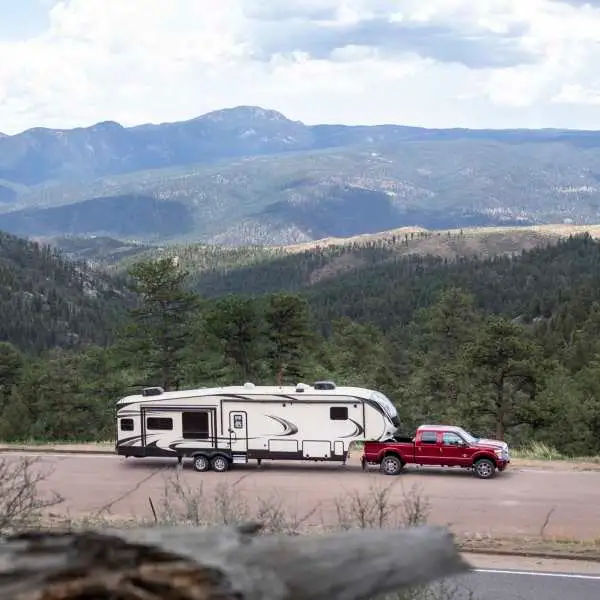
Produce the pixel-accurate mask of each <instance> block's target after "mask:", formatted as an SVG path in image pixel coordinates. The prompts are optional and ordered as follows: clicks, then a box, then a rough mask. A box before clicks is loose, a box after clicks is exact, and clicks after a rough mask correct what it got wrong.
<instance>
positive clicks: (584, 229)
mask: <svg viewBox="0 0 600 600" xmlns="http://www.w3.org/2000/svg"><path fill="white" fill-rule="evenodd" d="M411 233H413V234H415V235H414V239H413V240H411V243H410V246H409V248H408V250H410V253H415V252H416V253H420V254H433V255H440V256H449V255H453V256H454V255H456V253H457V250H458V254H461V255H465V256H466V255H473V254H494V253H497V252H500V251H504V252H515V251H521V250H526V249H531V248H534V247H536V246H539V245H542V244H546V243H548V242H557V241H558V240H559V239H560V238H565V237H568V236H570V235H580V234H583V233H589V234H590V235H591V236H592V237H594V238H600V224H599V225H566V224H562V223H557V224H548V225H531V226H523V227H472V228H464V229H447V230H440V231H437V230H436V231H430V230H427V229H424V228H422V227H402V228H400V229H390V230H388V231H380V232H377V233H371V234H363V235H356V236H352V237H347V238H333V237H330V238H324V239H321V240H315V241H311V242H305V243H302V244H291V245H289V246H282V247H278V248H280V249H281V250H283V251H285V252H288V253H290V254H293V253H297V252H306V251H307V250H314V249H315V248H326V247H330V246H346V245H350V244H359V245H361V244H367V243H369V242H375V241H386V240H391V239H392V238H393V237H394V236H395V237H396V238H397V239H399V240H403V239H404V236H405V235H409V236H410V234H411ZM419 234H430V235H429V237H423V238H422V239H420V238H419V237H418V236H419ZM457 238H458V239H457ZM457 241H458V243H457Z"/></svg>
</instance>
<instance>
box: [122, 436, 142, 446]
mask: <svg viewBox="0 0 600 600" xmlns="http://www.w3.org/2000/svg"><path fill="white" fill-rule="evenodd" d="M141 439H142V436H141V435H133V436H131V437H126V438H123V439H122V440H118V441H117V446H132V445H133V444H134V443H135V442H139V441H140V440H141Z"/></svg>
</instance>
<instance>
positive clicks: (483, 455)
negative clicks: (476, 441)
mask: <svg viewBox="0 0 600 600" xmlns="http://www.w3.org/2000/svg"><path fill="white" fill-rule="evenodd" d="M482 458H485V459H487V460H491V461H492V462H493V463H494V466H495V467H497V466H498V462H497V460H496V457H495V456H494V455H492V454H477V455H475V456H474V457H473V464H475V463H476V462H477V461H478V460H481V459H482Z"/></svg>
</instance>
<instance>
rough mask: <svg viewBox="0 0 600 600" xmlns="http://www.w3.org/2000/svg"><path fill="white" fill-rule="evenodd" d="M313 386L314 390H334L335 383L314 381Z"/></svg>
mask: <svg viewBox="0 0 600 600" xmlns="http://www.w3.org/2000/svg"><path fill="white" fill-rule="evenodd" d="M314 388H315V390H335V383H333V381H316V382H315V385H314Z"/></svg>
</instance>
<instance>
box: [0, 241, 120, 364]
mask: <svg viewBox="0 0 600 600" xmlns="http://www.w3.org/2000/svg"><path fill="white" fill-rule="evenodd" d="M123 285H124V284H123V281H122V279H121V280H119V279H114V278H109V277H107V276H104V275H101V274H100V273H96V272H93V271H91V270H90V269H89V268H87V267H85V266H84V265H82V264H75V263H71V262H69V261H67V260H66V259H64V258H63V257H62V256H61V255H60V254H59V253H58V252H57V251H55V250H52V249H51V248H50V247H48V246H44V245H40V244H37V243H33V242H28V241H25V240H22V239H20V238H17V237H13V236H11V235H7V234H4V233H0V341H4V342H10V343H12V344H14V345H15V346H16V347H18V348H19V349H21V350H23V351H26V352H34V353H35V352H40V351H43V350H47V349H50V348H54V347H63V348H65V347H82V346H85V345H86V344H90V343H99V344H107V343H108V342H110V340H111V339H112V332H111V329H112V326H113V324H115V323H116V322H117V321H119V319H122V318H123V316H124V314H125V306H126V300H127V293H124V287H123Z"/></svg>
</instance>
